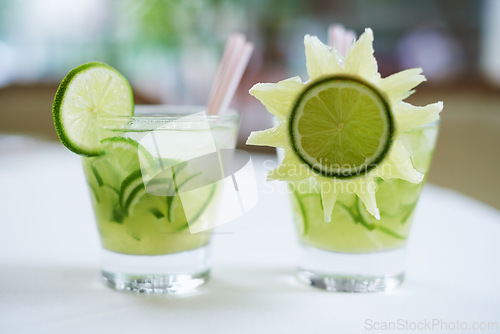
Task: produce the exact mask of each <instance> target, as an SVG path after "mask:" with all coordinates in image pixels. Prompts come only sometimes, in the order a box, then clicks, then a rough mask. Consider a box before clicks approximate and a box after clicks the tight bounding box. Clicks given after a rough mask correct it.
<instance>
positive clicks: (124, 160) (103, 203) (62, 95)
mask: <svg viewBox="0 0 500 334" xmlns="http://www.w3.org/2000/svg"><path fill="white" fill-rule="evenodd" d="M130 94H131V90H130V87H129V85H128V83H127V81H126V80H125V79H124V78H123V77H122V76H121V75H120V74H119V73H117V72H116V71H115V70H113V69H112V68H110V67H109V66H107V65H104V64H101V63H89V64H85V65H82V66H80V67H78V68H76V69H75V70H73V71H72V72H70V74H68V76H67V77H66V78H65V79H64V80H63V82H62V83H61V86H60V88H59V90H58V92H57V94H56V98H55V100H54V107H53V112H54V122H55V125H56V130H57V131H58V134H59V137H60V139H61V141H62V142H63V143H64V144H65V145H66V146H67V147H68V148H69V149H71V150H72V151H73V152H75V153H77V154H80V155H82V156H83V158H82V164H83V169H84V173H85V177H86V180H87V184H88V188H89V193H90V196H91V201H92V205H93V208H94V213H95V218H96V222H97V227H98V230H99V234H100V237H101V243H102V247H103V250H102V276H103V278H104V280H105V281H106V282H107V284H108V285H109V286H111V287H113V288H115V289H118V290H130V291H138V292H147V293H160V292H166V293H174V292H180V291H185V290H190V289H193V288H195V287H197V286H199V285H201V284H203V283H204V282H205V281H206V280H207V279H208V276H209V271H210V256H209V244H210V239H211V232H210V230H211V228H213V227H214V220H215V215H216V211H217V208H218V198H219V196H218V195H219V192H220V189H219V188H220V187H219V186H218V185H217V181H219V180H220V179H221V178H222V177H223V175H222V174H221V173H220V169H219V167H220V166H222V165H223V163H224V161H222V160H220V159H221V154H220V152H221V150H228V151H231V150H233V149H234V148H235V145H236V138H237V132H238V125H239V115H238V113H237V112H235V111H229V112H226V113H224V114H221V115H206V114H205V112H204V108H203V107H197V106H135V107H134V105H133V103H132V98H131V95H130ZM214 157H215V159H214ZM214 161H215V162H216V163H213V162H214ZM209 162H212V163H209Z"/></svg>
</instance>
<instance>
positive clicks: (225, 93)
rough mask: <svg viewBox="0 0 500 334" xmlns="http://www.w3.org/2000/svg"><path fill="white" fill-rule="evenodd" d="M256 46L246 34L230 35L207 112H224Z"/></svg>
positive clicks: (216, 75) (211, 113)
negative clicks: (248, 40) (247, 39)
mask: <svg viewBox="0 0 500 334" xmlns="http://www.w3.org/2000/svg"><path fill="white" fill-rule="evenodd" d="M253 49H254V46H253V44H252V43H250V42H247V41H246V38H245V36H244V35H242V34H239V33H233V34H231V35H230V36H229V38H228V40H227V42H226V45H225V47H224V52H223V54H222V59H221V62H220V64H219V67H218V68H217V72H216V74H215V79H214V83H213V85H212V90H211V93H210V99H209V102H208V104H207V114H209V115H215V114H217V113H223V112H224V111H225V110H226V109H227V107H228V106H229V103H230V102H231V100H232V99H233V96H234V93H235V92H236V88H237V87H238V84H239V83H240V80H241V77H242V76H243V73H244V72H245V68H246V67H247V65H248V61H249V60H250V56H251V54H252V51H253Z"/></svg>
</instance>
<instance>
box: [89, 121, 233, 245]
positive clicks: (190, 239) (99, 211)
mask: <svg viewBox="0 0 500 334" xmlns="http://www.w3.org/2000/svg"><path fill="white" fill-rule="evenodd" d="M220 131H223V130H220ZM226 131H227V130H226ZM122 134H123V135H124V137H111V138H109V139H106V140H104V143H105V145H104V150H103V154H102V155H100V156H98V157H90V158H83V160H82V162H83V169H84V172H85V176H86V179H87V183H88V186H89V188H90V191H91V200H92V205H93V208H94V213H95V217H96V221H97V226H98V229H99V233H100V235H101V243H102V246H103V247H104V248H105V249H107V250H109V251H112V252H117V253H123V254H133V255H162V254H171V253H177V252H182V251H188V250H192V249H195V248H198V247H201V246H204V245H206V244H207V243H208V242H209V239H210V234H208V233H197V234H191V233H189V223H188V220H187V218H186V215H185V213H184V208H183V205H182V200H181V196H180V195H179V194H178V193H176V194H172V195H171V196H168V194H167V192H168V187H170V186H173V184H174V178H175V181H176V182H177V184H179V185H180V187H178V188H181V189H178V191H180V190H182V188H183V186H184V185H185V184H186V183H188V182H189V181H190V180H191V179H193V178H196V177H198V178H199V177H202V176H201V174H199V173H198V174H197V173H195V174H191V173H188V172H186V171H185V166H186V164H187V163H182V162H180V163H178V164H177V165H176V166H175V167H173V170H172V171H170V170H167V172H169V173H163V175H162V178H161V181H162V182H161V183H158V182H157V183H156V186H157V188H158V187H161V186H164V188H165V189H164V191H165V195H162V194H161V191H156V192H155V193H154V194H151V193H149V192H148V191H147V185H146V184H145V182H147V181H146V180H147V178H145V177H144V174H143V172H142V170H141V165H140V158H141V155H140V153H139V150H140V149H142V150H144V148H142V147H140V146H138V145H140V144H138V143H137V142H136V141H134V140H132V139H129V138H130V137H128V136H132V137H133V135H134V134H136V133H135V132H134V131H125V132H122ZM144 154H148V153H144ZM165 160H166V162H165V163H167V161H168V160H169V159H165ZM217 190H218V189H217V186H216V185H215V184H214V185H213V186H212V187H210V188H209V189H203V190H199V191H198V193H197V195H198V197H199V208H198V212H197V216H198V218H197V220H209V221H210V220H213V219H214V215H215V211H216V209H217V196H216V194H217ZM190 223H195V221H192V222H190Z"/></svg>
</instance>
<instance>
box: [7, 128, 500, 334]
mask: <svg viewBox="0 0 500 334" xmlns="http://www.w3.org/2000/svg"><path fill="white" fill-rule="evenodd" d="M267 159H273V158H272V157H271V156H269V157H268V156H263V155H253V162H254V166H255V168H256V173H257V179H258V181H259V184H258V186H259V201H258V204H257V206H256V207H255V208H254V209H253V210H252V211H251V212H250V213H248V214H247V215H245V216H243V217H241V218H239V219H237V220H235V221H233V222H231V223H228V224H226V225H224V226H222V227H220V228H219V229H218V230H217V234H216V236H215V238H214V240H213V270H212V276H211V280H210V281H209V283H208V284H207V285H205V286H203V287H202V288H201V289H199V291H198V292H195V293H192V294H188V295H183V296H178V297H175V296H168V295H159V296H152V295H139V294H133V293H123V292H116V291H113V290H111V289H109V288H107V287H105V286H104V285H103V284H102V283H101V281H100V278H99V255H100V245H99V239H98V235H97V230H96V227H95V224H94V221H93V219H94V218H93V214H92V211H91V207H90V202H89V199H88V193H87V189H86V186H85V181H84V178H83V173H82V170H81V166H80V159H79V157H77V156H76V155H74V154H72V153H71V152H69V151H67V150H66V149H64V148H63V147H62V146H61V145H59V144H55V143H54V144H47V143H44V142H38V141H35V140H32V139H26V138H20V137H6V138H5V137H4V138H0V225H1V233H0V249H1V251H0V333H118V332H121V333H139V332H141V333H146V332H147V331H154V332H161V333H255V332H257V331H260V332H265V333H270V332H282V333H285V332H286V333H306V332H311V331H312V332H314V333H370V332H373V333H381V332H384V331H381V330H377V329H380V328H383V326H400V327H395V329H396V330H394V331H389V332H390V333H402V332H405V330H407V331H406V332H408V333H416V332H427V333H432V332H436V333H439V332H446V331H444V330H443V329H444V326H445V327H447V328H448V329H450V328H452V327H456V326H457V321H458V322H459V323H458V326H468V328H469V329H472V327H473V326H475V327H478V326H483V328H485V326H488V325H489V326H490V331H485V332H487V333H495V332H500V284H499V279H500V266H499V264H500V260H499V258H500V212H499V211H498V210H495V209H493V208H491V207H488V206H486V205H484V204H482V203H480V202H477V201H475V200H473V199H470V198H467V197H465V196H463V195H460V194H458V193H455V192H453V191H449V190H446V189H442V188H438V187H435V186H432V185H428V186H426V188H425V189H424V192H423V195H422V198H421V202H420V204H419V206H418V208H417V213H416V217H415V222H414V227H413V230H412V234H411V237H410V241H409V245H408V259H407V272H406V281H405V283H404V284H403V285H402V286H401V287H400V288H398V289H397V290H394V291H391V292H387V293H368V294H349V293H328V292H325V291H321V290H317V289H314V288H311V287H308V286H305V285H302V284H300V283H298V282H296V281H295V279H294V277H293V274H294V261H295V251H296V240H295V235H294V231H293V224H292V221H291V212H290V207H289V204H288V201H287V196H286V194H285V192H284V189H285V188H283V187H282V186H280V184H279V183H278V182H274V183H268V184H265V183H264V179H265V177H264V175H265V172H266V168H265V167H264V166H267V167H269V166H271V165H272V163H271V162H268V163H264V162H265V160H267ZM464 177H466V176H464ZM391 323H392V325H391ZM495 324H496V326H497V327H495ZM431 325H434V327H431ZM401 326H402V327H401ZM415 328H421V330H414V329H415ZM461 328H464V327H461ZM398 329H399V330H398ZM492 329H493V330H492ZM455 332H457V331H456V330H455ZM470 332H471V333H472V332H474V331H470ZM386 333H387V331H386Z"/></svg>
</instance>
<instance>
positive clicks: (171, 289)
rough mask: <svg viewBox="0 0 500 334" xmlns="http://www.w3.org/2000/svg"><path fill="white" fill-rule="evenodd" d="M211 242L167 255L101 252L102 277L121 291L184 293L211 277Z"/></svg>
mask: <svg viewBox="0 0 500 334" xmlns="http://www.w3.org/2000/svg"><path fill="white" fill-rule="evenodd" d="M208 247H209V246H208V245H207V246H204V247H201V248H197V249H194V250H190V251H186V252H181V253H175V254H167V255H151V256H148V255H127V254H120V253H114V252H110V251H108V250H104V249H103V251H102V265H101V268H102V271H101V273H102V277H103V279H104V281H105V282H106V284H107V285H108V286H109V287H111V288H113V289H115V290H120V291H133V292H140V293H182V292H189V291H192V290H194V289H196V288H197V287H199V286H201V285H203V284H205V282H207V280H208V278H209V276H210V256H209V255H210V254H209V249H208Z"/></svg>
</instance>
